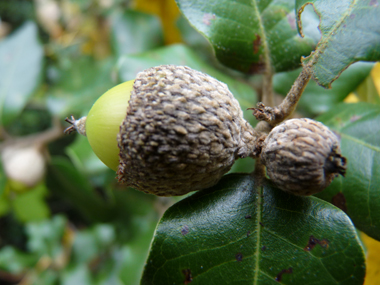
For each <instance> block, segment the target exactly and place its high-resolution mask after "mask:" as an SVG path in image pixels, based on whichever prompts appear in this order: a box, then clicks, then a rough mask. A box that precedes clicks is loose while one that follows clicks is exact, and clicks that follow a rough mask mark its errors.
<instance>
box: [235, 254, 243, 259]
mask: <svg viewBox="0 0 380 285" xmlns="http://www.w3.org/2000/svg"><path fill="white" fill-rule="evenodd" d="M235 258H236V261H242V260H243V255H242V254H241V253H240V252H239V253H237V254H236V255H235Z"/></svg>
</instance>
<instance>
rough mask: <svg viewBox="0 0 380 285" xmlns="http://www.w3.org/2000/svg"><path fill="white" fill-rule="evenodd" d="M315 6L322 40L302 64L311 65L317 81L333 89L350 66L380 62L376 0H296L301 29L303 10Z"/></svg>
mask: <svg viewBox="0 0 380 285" xmlns="http://www.w3.org/2000/svg"><path fill="white" fill-rule="evenodd" d="M308 4H312V5H313V7H314V10H315V11H316V13H317V14H318V15H319V17H320V25H319V29H320V31H321V33H322V38H321V40H320V41H319V43H318V45H317V47H316V50H315V51H314V52H313V53H312V54H311V55H310V56H308V57H307V58H304V59H303V64H304V65H306V64H312V72H313V78H314V80H315V81H316V82H317V83H318V84H320V85H322V86H324V87H325V88H330V86H331V82H333V81H334V80H335V79H337V78H338V77H339V76H340V74H341V72H342V71H343V70H344V69H346V68H347V67H348V66H349V65H350V64H352V63H354V62H356V61H359V60H363V61H377V60H379V59H380V22H379V15H380V6H379V3H378V1H377V0H362V1H355V0H342V1H323V0H296V11H297V21H298V28H299V30H300V33H301V35H302V23H301V20H300V16H301V13H302V11H303V9H304V7H305V6H306V5H308Z"/></svg>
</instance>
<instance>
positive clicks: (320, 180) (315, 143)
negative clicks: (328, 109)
mask: <svg viewBox="0 0 380 285" xmlns="http://www.w3.org/2000/svg"><path fill="white" fill-rule="evenodd" d="M260 159H261V161H262V163H263V164H264V165H265V166H266V169H267V174H268V176H269V178H270V179H271V180H272V181H273V182H274V183H275V184H276V186H277V187H278V188H280V189H281V190H284V191H285V192H288V193H291V194H294V195H306V196H307V195H312V194H315V193H318V192H321V191H322V190H323V189H325V188H326V187H327V186H328V185H329V184H330V183H331V181H332V180H333V179H334V178H335V177H337V176H338V175H339V174H340V175H342V176H344V174H345V171H346V165H347V161H346V158H344V157H343V156H342V155H341V151H340V146H339V140H338V137H337V136H336V135H335V134H334V133H333V132H332V131H331V130H330V129H329V128H328V127H326V126H325V125H323V124H322V123H320V122H317V121H314V120H311V119H306V118H302V119H291V120H288V121H285V122H283V123H282V124H280V125H278V126H276V127H275V128H273V129H272V131H271V132H270V133H269V134H268V136H267V137H266V139H265V141H264V143H263V147H262V151H261V154H260Z"/></svg>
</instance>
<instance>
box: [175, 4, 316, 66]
mask: <svg viewBox="0 0 380 285" xmlns="http://www.w3.org/2000/svg"><path fill="white" fill-rule="evenodd" d="M177 4H178V6H179V8H180V10H181V11H182V13H183V14H184V15H185V17H186V18H187V19H188V20H189V22H190V23H191V24H192V25H193V26H194V27H195V28H196V29H197V30H199V31H200V32H201V33H202V34H203V35H204V36H205V37H206V38H207V39H208V40H209V41H210V43H211V44H212V46H213V47H214V50H215V54H216V57H217V58H218V59H219V61H220V62H222V63H223V64H225V65H226V66H228V67H231V68H234V69H237V70H240V71H243V72H249V73H256V72H260V71H262V70H263V67H264V65H265V60H267V59H269V60H270V63H271V65H272V66H273V67H274V69H275V70H276V71H277V72H279V71H285V70H290V69H293V68H296V67H298V66H299V64H300V58H301V56H303V55H308V54H310V52H311V51H312V49H313V48H314V46H315V42H314V40H313V39H312V38H304V39H302V38H300V37H299V36H298V34H297V28H296V22H295V14H294V1H288V0H266V1H257V0H254V1H251V0H242V1H236V0H221V1H220V0H218V1H215V0H214V1H201V0H190V1H188V0H177Z"/></svg>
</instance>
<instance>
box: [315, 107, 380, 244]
mask: <svg viewBox="0 0 380 285" xmlns="http://www.w3.org/2000/svg"><path fill="white" fill-rule="evenodd" d="M317 119H318V120H319V121H321V122H323V123H324V124H326V125H327V126H329V127H330V128H331V129H332V130H334V132H336V133H337V134H338V135H339V137H340V144H341V149H342V154H343V155H344V156H345V157H346V158H347V160H348V165H347V172H346V176H345V178H342V177H340V178H337V179H335V180H334V182H333V183H332V184H331V185H330V186H329V187H328V188H327V189H325V190H324V191H323V192H321V193H320V194H318V197H320V198H322V199H324V200H326V201H329V202H331V203H333V204H334V205H336V206H337V207H340V208H341V209H343V210H344V211H345V212H346V213H347V214H348V215H349V216H350V218H351V220H352V221H353V222H354V224H355V226H356V227H357V228H358V229H360V230H361V231H363V232H365V233H366V234H367V235H369V236H371V237H373V238H375V239H377V240H380V190H379V185H380V124H379V122H380V106H379V105H372V104H368V103H357V104H341V105H339V106H337V107H335V108H334V109H333V110H331V111H330V112H328V113H325V114H323V115H322V116H320V117H318V118H317Z"/></svg>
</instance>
